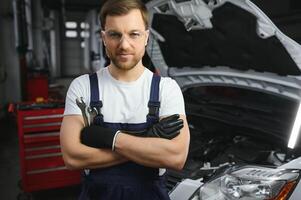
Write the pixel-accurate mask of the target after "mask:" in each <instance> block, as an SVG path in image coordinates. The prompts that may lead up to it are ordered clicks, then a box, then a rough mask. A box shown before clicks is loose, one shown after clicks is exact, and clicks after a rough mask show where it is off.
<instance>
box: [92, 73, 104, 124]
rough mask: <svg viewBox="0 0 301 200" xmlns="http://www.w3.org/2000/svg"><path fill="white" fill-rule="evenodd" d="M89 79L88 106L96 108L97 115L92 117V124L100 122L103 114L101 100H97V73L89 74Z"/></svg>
mask: <svg viewBox="0 0 301 200" xmlns="http://www.w3.org/2000/svg"><path fill="white" fill-rule="evenodd" d="M89 79H90V93H91V96H90V107H91V109H96V110H97V115H96V116H95V118H94V121H93V124H102V123H103V115H102V114H101V108H102V101H100V100H99V88H98V78H97V73H93V74H90V75H89Z"/></svg>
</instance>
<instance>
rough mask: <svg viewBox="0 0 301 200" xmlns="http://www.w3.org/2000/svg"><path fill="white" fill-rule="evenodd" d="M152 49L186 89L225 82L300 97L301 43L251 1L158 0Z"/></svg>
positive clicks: (152, 5)
mask: <svg viewBox="0 0 301 200" xmlns="http://www.w3.org/2000/svg"><path fill="white" fill-rule="evenodd" d="M147 8H148V10H149V11H150V21H151V23H150V24H151V28H150V32H151V34H150V40H149V44H148V47H147V53H148V55H149V57H150V59H151V61H152V63H153V64H154V66H155V67H156V68H157V69H159V70H160V73H161V74H162V75H163V76H171V77H173V78H174V79H176V80H177V82H178V83H179V85H180V87H181V88H182V89H183V90H185V89H187V88H190V87H192V86H196V85H198V86H200V85H207V86H208V85H220V86H232V87H242V88H248V89H254V90H259V91H263V92H268V93H272V94H277V95H280V96H285V97H289V98H293V99H295V100H300V98H301V93H300V91H301V78H300V75H301V46H300V45H299V44H298V43H296V42H295V41H294V40H292V39H290V38H289V37H287V36H286V35H285V34H283V33H282V32H281V31H280V30H279V29H278V28H277V27H276V26H275V25H274V24H273V22H272V21H271V20H270V19H269V18H268V17H267V16H266V15H265V14H264V13H263V12H262V11H261V10H260V9H259V8H258V7H257V6H256V5H254V4H253V3H252V2H250V1H249V0H190V1H189V0H188V1H187V0H154V1H150V2H149V3H147Z"/></svg>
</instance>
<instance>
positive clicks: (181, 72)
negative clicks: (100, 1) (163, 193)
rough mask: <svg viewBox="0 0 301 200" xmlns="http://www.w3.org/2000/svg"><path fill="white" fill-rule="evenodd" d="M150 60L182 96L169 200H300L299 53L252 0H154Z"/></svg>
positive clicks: (300, 54)
mask: <svg viewBox="0 0 301 200" xmlns="http://www.w3.org/2000/svg"><path fill="white" fill-rule="evenodd" d="M147 8H148V9H149V11H150V19H151V28H150V32H151V37H150V41H149V44H148V47H147V53H148V56H149V58H150V60H151V62H152V64H153V66H155V67H156V68H157V69H159V71H160V73H161V74H162V75H163V76H170V77H173V78H174V79H175V80H176V81H177V82H178V84H179V85H180V87H181V88H182V90H183V95H184V98H185V103H186V114H187V118H188V122H189V127H190V133H191V144H190V150H189V155H188V160H187V163H186V165H185V167H184V169H183V170H182V171H180V172H176V171H171V170H169V171H167V179H168V187H169V189H170V193H169V194H170V197H171V199H172V200H198V199H201V200H237V199H242V200H250V199H260V200H280V199H281V200H287V199H289V200H300V199H301V183H300V181H299V180H300V169H301V157H300V155H301V148H300V147H301V145H300V144H301V143H300V139H299V137H298V135H299V132H300V131H299V130H300V123H301V119H299V117H297V116H299V114H300V115H301V111H300V112H298V109H299V104H300V100H301V79H300V77H301V76H300V75H301V70H300V69H301V47H300V45H299V44H298V43H297V42H295V41H294V40H292V39H290V38H289V37H287V36H286V35H285V34H283V33H282V32H281V31H280V30H279V29H278V28H277V27H276V26H275V25H274V24H273V22H272V21H271V20H270V19H269V18H268V17H267V16H266V15H265V14H264V13H263V12H262V11H261V10H260V9H259V8H258V7H257V6H256V5H254V4H253V3H252V2H251V1H249V0H153V1H150V2H148V3H147Z"/></svg>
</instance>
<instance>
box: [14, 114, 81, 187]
mask: <svg viewBox="0 0 301 200" xmlns="http://www.w3.org/2000/svg"><path fill="white" fill-rule="evenodd" d="M63 112H64V108H46V109H44V108H43V109H32V110H30V109H26V110H21V109H17V121H18V137H19V155H20V164H21V168H20V169H21V187H22V189H23V191H24V192H33V191H37V190H43V189H50V188H58V187H64V186H68V185H75V184H79V182H80V172H79V171H71V170H68V169H67V168H66V167H65V165H64V162H63V159H62V154H61V149H60V141H59V130H60V125H61V121H62V117H63Z"/></svg>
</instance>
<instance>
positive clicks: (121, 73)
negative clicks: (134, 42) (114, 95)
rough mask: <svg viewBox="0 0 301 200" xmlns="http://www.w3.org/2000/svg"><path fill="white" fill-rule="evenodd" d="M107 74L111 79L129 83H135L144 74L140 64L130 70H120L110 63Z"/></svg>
mask: <svg viewBox="0 0 301 200" xmlns="http://www.w3.org/2000/svg"><path fill="white" fill-rule="evenodd" d="M108 68H109V72H110V74H111V76H112V77H113V78H115V79H116V80H118V81H124V82H131V81H136V80H137V79H138V78H139V77H140V76H141V75H142V73H143V72H144V66H143V65H142V64H140V65H137V66H135V67H134V68H133V69H130V70H122V69H119V68H117V67H116V66H114V65H113V64H112V63H111V64H110V65H109V66H108Z"/></svg>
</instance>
